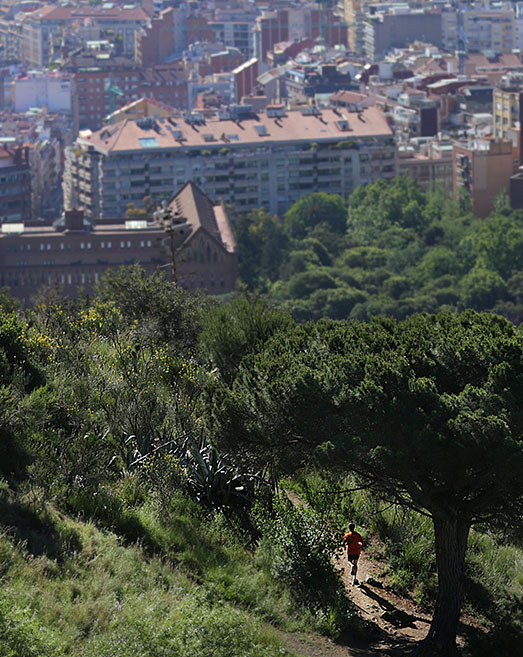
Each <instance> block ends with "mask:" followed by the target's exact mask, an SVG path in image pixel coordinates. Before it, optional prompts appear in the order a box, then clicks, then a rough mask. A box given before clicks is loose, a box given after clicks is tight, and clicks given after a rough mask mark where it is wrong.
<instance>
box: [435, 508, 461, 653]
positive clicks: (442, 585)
mask: <svg viewBox="0 0 523 657" xmlns="http://www.w3.org/2000/svg"><path fill="white" fill-rule="evenodd" d="M432 521H433V523H434V534H435V543H436V566H437V570H438V596H437V599H436V607H435V609H434V614H433V616H432V623H431V625H430V630H429V633H428V634H427V638H426V639H425V641H424V644H425V645H426V647H430V648H432V649H433V650H434V654H437V655H438V657H450V656H451V655H455V654H457V648H456V634H457V631H458V623H459V616H460V611H461V603H462V601H463V593H464V588H465V575H464V565H465V552H466V551H467V540H468V535H469V530H470V522H469V521H468V519H467V520H463V519H454V520H452V519H448V518H442V517H438V516H435V515H434V516H433V517H432Z"/></svg>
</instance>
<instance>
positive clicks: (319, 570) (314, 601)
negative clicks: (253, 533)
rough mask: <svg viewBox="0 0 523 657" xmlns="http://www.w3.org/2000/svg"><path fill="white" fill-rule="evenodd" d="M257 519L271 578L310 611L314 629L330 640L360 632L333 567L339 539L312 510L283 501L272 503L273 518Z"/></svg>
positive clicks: (261, 514) (262, 515) (263, 514)
mask: <svg viewBox="0 0 523 657" xmlns="http://www.w3.org/2000/svg"><path fill="white" fill-rule="evenodd" d="M257 513H258V515H257V524H258V527H259V528H260V530H261V532H262V535H263V538H262V541H261V544H260V550H261V551H262V552H265V555H266V563H268V564H270V566H269V567H270V570H271V573H272V575H273V577H275V578H276V579H277V580H278V581H280V582H282V583H283V584H284V585H285V587H286V588H287V589H288V590H289V591H290V593H291V595H292V597H293V598H294V600H295V602H296V603H297V604H299V605H300V606H302V607H305V608H308V609H310V610H311V611H312V613H313V615H314V617H315V624H316V627H317V628H318V629H320V631H322V632H324V633H325V634H328V635H330V636H333V637H338V636H340V634H342V633H343V632H345V631H347V630H348V629H351V630H357V629H359V628H357V623H356V617H355V615H354V610H353V608H352V606H351V603H350V601H349V599H348V598H347V597H346V595H345V590H344V587H343V584H342V582H341V579H340V576H339V572H338V571H337V570H336V568H335V567H334V564H333V561H332V557H333V556H334V555H335V553H336V551H337V550H339V546H340V543H341V537H340V536H339V535H338V534H337V533H336V532H334V531H333V530H332V529H331V528H330V527H329V525H328V523H327V522H326V520H325V518H322V517H321V516H320V515H319V514H317V513H316V512H315V511H313V510H312V509H310V508H306V507H304V506H298V507H296V506H294V505H293V504H292V502H291V501H290V500H289V499H288V498H287V497H286V496H281V497H278V498H276V499H275V501H274V506H273V512H272V513H271V514H269V513H268V512H267V511H266V510H261V509H258V510H257Z"/></svg>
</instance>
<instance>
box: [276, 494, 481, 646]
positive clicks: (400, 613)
mask: <svg viewBox="0 0 523 657" xmlns="http://www.w3.org/2000/svg"><path fill="white" fill-rule="evenodd" d="M287 494H288V496H289V498H290V499H291V500H292V501H293V502H294V503H295V504H300V503H303V502H302V501H301V500H300V499H299V498H298V497H297V496H296V495H295V494H293V493H290V492H288V493H287ZM372 547H373V549H372V559H370V558H369V557H366V556H365V550H364V551H363V552H362V555H361V557H360V560H359V562H358V581H359V582H360V583H361V584H360V585H359V586H352V579H353V578H352V576H351V574H350V569H351V565H350V564H349V563H348V562H347V556H346V554H344V555H343V556H341V557H340V558H339V559H338V560H337V561H336V566H337V567H338V568H339V569H340V571H341V577H342V580H343V583H344V584H345V589H346V591H347V595H348V596H349V598H350V599H351V600H352V601H353V602H354V604H355V605H356V610H357V613H358V614H359V616H360V617H361V618H362V619H363V620H365V621H367V622H368V623H370V624H371V626H372V627H373V628H374V630H375V632H374V635H375V636H376V637H377V639H376V641H375V642H374V643H373V644H372V645H369V644H368V643H367V644H366V645H359V644H358V643H357V642H354V643H350V644H347V643H345V644H343V645H342V644H338V643H335V642H333V641H330V640H328V639H326V638H324V637H320V636H318V635H312V634H310V635H309V634H288V633H285V632H278V634H279V636H280V637H281V639H282V640H283V641H284V643H285V645H286V647H287V649H288V650H289V651H290V652H292V653H294V654H295V655H297V656H298V657H376V656H377V655H379V656H380V657H387V655H391V656H392V655H394V656H396V655H402V654H406V653H408V652H409V648H413V647H414V645H415V643H417V642H418V641H420V640H422V639H423V638H424V637H425V636H426V634H427V632H428V629H429V626H430V615H428V614H427V613H426V612H424V611H423V610H422V609H421V608H419V607H418V606H417V605H416V604H415V602H414V601H413V600H411V599H409V598H402V597H400V596H398V595H395V594H394V593H393V592H392V591H390V590H389V589H388V588H387V581H386V579H385V578H384V576H383V572H384V570H385V568H386V564H385V561H384V559H383V557H382V556H381V555H380V551H379V545H378V544H375V545H373V546H372ZM367 578H371V579H372V581H374V582H377V583H379V584H381V586H379V585H376V584H374V585H371V584H370V583H367V582H366V580H367ZM462 620H463V624H464V626H466V625H469V624H474V625H476V626H477V622H476V621H475V620H474V619H471V618H467V617H464V618H463V619H462ZM460 644H461V645H462V644H463V638H462V637H458V645H460Z"/></svg>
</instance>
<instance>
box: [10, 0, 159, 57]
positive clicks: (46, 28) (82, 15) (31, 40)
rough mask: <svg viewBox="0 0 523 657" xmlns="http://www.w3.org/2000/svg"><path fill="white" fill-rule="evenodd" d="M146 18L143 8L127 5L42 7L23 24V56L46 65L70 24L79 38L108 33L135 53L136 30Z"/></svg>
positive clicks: (131, 54)
mask: <svg viewBox="0 0 523 657" xmlns="http://www.w3.org/2000/svg"><path fill="white" fill-rule="evenodd" d="M149 22H150V18H149V16H148V14H147V13H146V12H145V11H144V10H143V9H142V8H140V7H134V6H128V5H124V6H121V7H120V6H117V5H113V4H110V3H108V4H107V5H103V6H100V7H89V6H86V5H80V6H77V7H72V6H67V7H60V6H54V5H49V6H46V7H41V8H38V9H37V10H36V11H34V12H32V13H31V14H30V15H29V16H28V17H27V18H26V19H25V21H24V23H23V25H22V40H23V43H22V56H23V60H24V62H25V63H26V64H27V65H28V66H31V67H35V68H43V67H45V66H47V65H48V64H49V63H50V61H51V60H52V57H53V54H54V51H55V48H56V47H57V45H58V43H59V40H60V39H64V38H65V37H66V34H67V33H68V32H69V31H71V30H72V29H73V26H74V30H75V31H76V33H77V34H78V35H79V37H80V39H81V40H82V41H98V40H101V39H104V38H108V37H111V38H112V39H114V42H115V43H117V44H118V46H119V49H120V52H121V54H123V55H127V56H129V57H134V56H135V50H136V38H137V34H138V32H140V31H141V30H142V29H143V28H145V27H146V26H147V25H148V24H149Z"/></svg>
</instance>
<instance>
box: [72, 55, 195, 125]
mask: <svg viewBox="0 0 523 657" xmlns="http://www.w3.org/2000/svg"><path fill="white" fill-rule="evenodd" d="M65 70H67V71H70V72H71V73H72V78H73V81H74V93H73V107H72V111H73V119H74V125H75V128H76V130H79V129H86V128H89V129H90V130H97V129H99V128H100V127H101V126H102V121H103V119H104V117H106V116H107V115H108V114H112V113H113V112H114V111H115V110H116V109H118V108H119V107H122V106H123V105H126V104H127V103H132V102H134V101H136V100H139V99H140V98H142V97H144V96H145V97H147V98H154V99H155V100H158V101H160V102H163V103H166V104H168V105H171V106H173V107H176V108H178V109H180V110H185V109H188V107H189V92H188V81H187V73H186V71H185V69H184V65H183V62H173V63H172V64H161V65H156V66H153V67H150V68H147V69H142V68H140V67H139V66H138V64H136V63H135V62H134V61H132V60H131V59H129V58H127V57H118V56H114V55H113V54H112V52H111V51H110V50H109V51H106V50H105V49H102V50H100V51H99V52H89V51H84V52H82V53H80V54H78V55H76V56H74V57H72V58H71V59H70V61H69V62H67V64H66V66H65Z"/></svg>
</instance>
